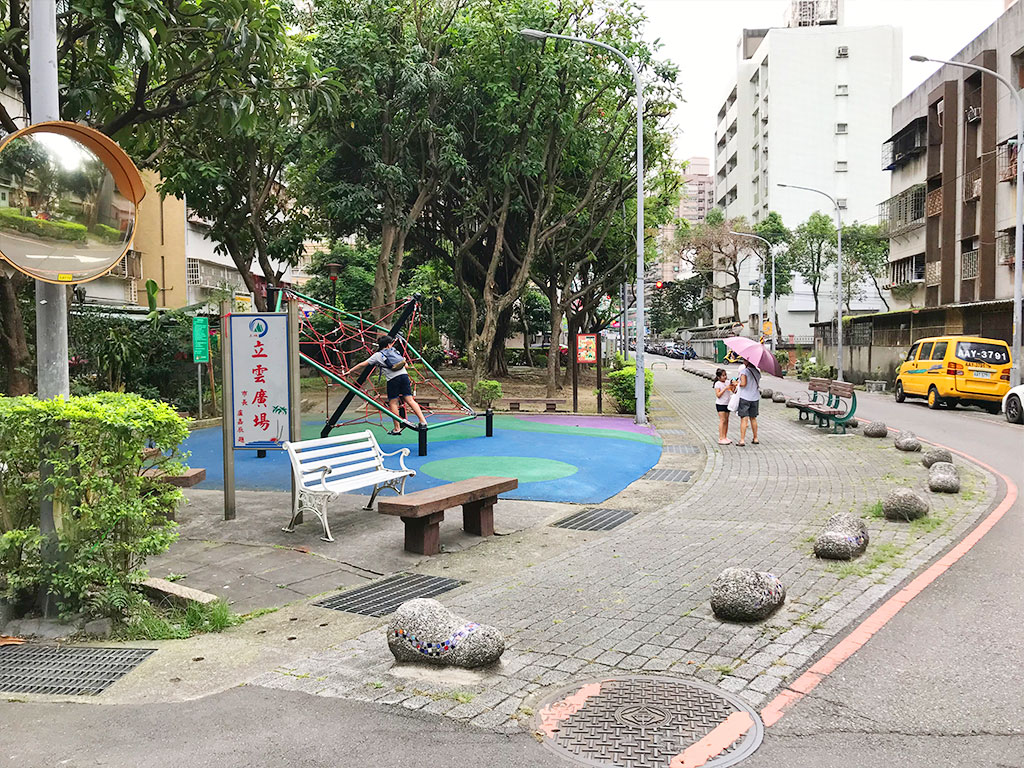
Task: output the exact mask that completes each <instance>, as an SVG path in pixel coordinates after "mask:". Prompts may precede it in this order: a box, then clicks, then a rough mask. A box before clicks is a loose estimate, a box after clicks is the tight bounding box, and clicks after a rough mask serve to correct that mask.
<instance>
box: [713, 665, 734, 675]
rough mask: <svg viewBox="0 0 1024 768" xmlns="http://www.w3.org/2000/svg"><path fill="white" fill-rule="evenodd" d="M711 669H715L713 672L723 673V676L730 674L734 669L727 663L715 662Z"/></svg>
mask: <svg viewBox="0 0 1024 768" xmlns="http://www.w3.org/2000/svg"><path fill="white" fill-rule="evenodd" d="M712 669H713V670H715V672H718V673H719V674H720V675H723V676H724V675H731V674H732V673H733V672H734V671H735V670H734V669H733V668H732V667H730V666H729V665H728V664H716V665H715V666H713V667H712Z"/></svg>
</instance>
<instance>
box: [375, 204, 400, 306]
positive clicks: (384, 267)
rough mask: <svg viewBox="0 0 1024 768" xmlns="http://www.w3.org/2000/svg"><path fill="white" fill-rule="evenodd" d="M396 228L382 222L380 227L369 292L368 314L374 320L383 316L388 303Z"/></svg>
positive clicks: (396, 234)
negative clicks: (378, 247) (377, 249)
mask: <svg viewBox="0 0 1024 768" xmlns="http://www.w3.org/2000/svg"><path fill="white" fill-rule="evenodd" d="M397 236H398V227H397V226H395V225H394V224H390V223H388V222H384V223H383V224H381V227H380V253H378V254H377V269H376V270H375V271H374V275H373V290H372V291H371V292H370V305H371V306H370V313H371V315H372V317H373V319H374V320H380V318H381V316H382V315H383V314H384V310H385V307H384V305H385V304H387V303H388V286H389V285H390V284H391V253H392V251H394V249H395V240H396V238H397Z"/></svg>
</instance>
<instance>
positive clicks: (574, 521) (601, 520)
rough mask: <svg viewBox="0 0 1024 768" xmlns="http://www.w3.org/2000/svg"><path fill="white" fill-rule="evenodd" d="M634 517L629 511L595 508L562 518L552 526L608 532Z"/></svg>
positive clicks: (633, 513)
mask: <svg viewBox="0 0 1024 768" xmlns="http://www.w3.org/2000/svg"><path fill="white" fill-rule="evenodd" d="M634 517H636V512H630V511H629V510H625V509H605V508H603V507H596V508H594V509H585V510H583V511H582V512H577V513H575V514H572V515H569V516H568V517H563V518H562V519H561V520H559V521H558V522H557V523H552V525H553V527H555V528H572V529H573V530H576V531H610V530H611V529H612V528H615V527H617V526H620V525H622V524H623V523H625V522H626V521H627V520H632V519H633V518H634Z"/></svg>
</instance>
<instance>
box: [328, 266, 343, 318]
mask: <svg viewBox="0 0 1024 768" xmlns="http://www.w3.org/2000/svg"><path fill="white" fill-rule="evenodd" d="M342 269H344V267H342V266H341V264H336V263H335V262H333V261H332V262H331V263H330V264H328V265H327V276H328V277H329V278H331V306H332V307H337V306H338V277H339V276H340V275H341V270H342Z"/></svg>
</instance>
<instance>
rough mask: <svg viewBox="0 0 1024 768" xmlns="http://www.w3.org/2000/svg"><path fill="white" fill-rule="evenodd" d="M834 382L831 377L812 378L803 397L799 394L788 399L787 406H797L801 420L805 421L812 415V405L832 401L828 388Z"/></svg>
mask: <svg viewBox="0 0 1024 768" xmlns="http://www.w3.org/2000/svg"><path fill="white" fill-rule="evenodd" d="M831 383H832V380H831V379H811V380H810V381H809V382H807V391H806V392H804V393H803V394H804V395H807V397H803V396H801V395H797V396H796V397H793V398H790V399H789V400H787V401H786V407H787V408H796V409H797V410H798V411H799V413H800V421H805V420H807V419H809V418H810V416H811V407H812V406H815V405H825V404H828V403H830V402H831V400H830V399H829V398H828V388H829V385H830V384H831Z"/></svg>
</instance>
